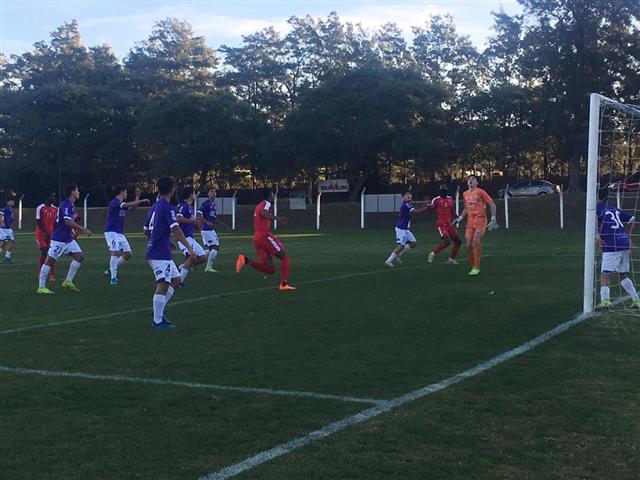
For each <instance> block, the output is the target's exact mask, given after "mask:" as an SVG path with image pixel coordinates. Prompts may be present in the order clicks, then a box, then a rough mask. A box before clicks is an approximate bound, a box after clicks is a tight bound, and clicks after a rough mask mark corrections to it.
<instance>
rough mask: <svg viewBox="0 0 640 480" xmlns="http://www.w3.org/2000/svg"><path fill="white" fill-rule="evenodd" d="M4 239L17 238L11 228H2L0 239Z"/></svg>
mask: <svg viewBox="0 0 640 480" xmlns="http://www.w3.org/2000/svg"><path fill="white" fill-rule="evenodd" d="M3 240H15V237H14V236H13V230H12V229H11V228H0V241H3Z"/></svg>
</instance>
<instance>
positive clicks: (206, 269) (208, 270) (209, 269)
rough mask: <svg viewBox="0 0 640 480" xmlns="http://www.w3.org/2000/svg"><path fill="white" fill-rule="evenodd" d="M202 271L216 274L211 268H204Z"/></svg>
mask: <svg viewBox="0 0 640 480" xmlns="http://www.w3.org/2000/svg"><path fill="white" fill-rule="evenodd" d="M204 271H205V272H207V273H218V270H216V269H215V268H213V267H205V268H204Z"/></svg>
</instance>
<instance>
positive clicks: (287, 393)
mask: <svg viewBox="0 0 640 480" xmlns="http://www.w3.org/2000/svg"><path fill="white" fill-rule="evenodd" d="M0 372H4V373H11V374H16V375H39V376H42V377H62V378H80V379H84V380H101V381H108V382H126V383H140V384H146V385H164V386H171V387H184V388H197V389H205V390H222V391H227V392H240V393H258V394H264V395H278V396H282V397H304V398H313V399H319V400H336V401H340V402H348V403H367V404H371V405H384V404H386V403H387V402H388V401H387V400H380V399H376V398H362V397H351V396H348V395H332V394H328V393H316V392H307V391H302V390H278V389H271V388H255V387H236V386H230V385H216V384H210V383H198V382H185V381H179V380H164V379H160V378H146V377H126V376H122V375H101V374H94V373H84V372H65V371H60V370H40V369H32V368H16V367H5V366H0Z"/></svg>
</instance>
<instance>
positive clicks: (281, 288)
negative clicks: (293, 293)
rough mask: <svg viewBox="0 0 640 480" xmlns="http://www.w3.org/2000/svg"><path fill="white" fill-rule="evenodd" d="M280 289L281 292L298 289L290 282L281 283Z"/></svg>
mask: <svg viewBox="0 0 640 480" xmlns="http://www.w3.org/2000/svg"><path fill="white" fill-rule="evenodd" d="M278 290H280V291H281V292H284V291H286V290H296V287H292V286H291V285H289V284H288V283H281V284H280V285H279V286H278Z"/></svg>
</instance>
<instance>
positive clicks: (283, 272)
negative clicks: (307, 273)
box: [280, 256, 289, 285]
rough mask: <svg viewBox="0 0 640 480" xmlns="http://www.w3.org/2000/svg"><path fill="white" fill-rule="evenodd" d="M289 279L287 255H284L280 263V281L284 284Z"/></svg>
mask: <svg viewBox="0 0 640 480" xmlns="http://www.w3.org/2000/svg"><path fill="white" fill-rule="evenodd" d="M287 280H289V257H288V256H287V257H284V258H283V259H282V262H281V263H280V281H281V282H282V284H283V285H284V284H285V283H287Z"/></svg>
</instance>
